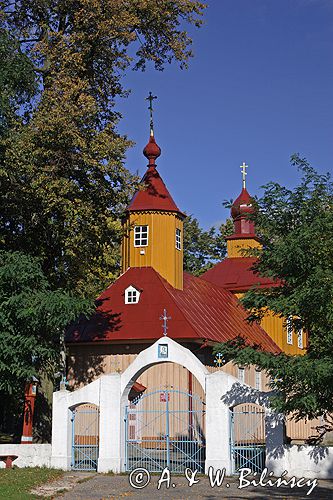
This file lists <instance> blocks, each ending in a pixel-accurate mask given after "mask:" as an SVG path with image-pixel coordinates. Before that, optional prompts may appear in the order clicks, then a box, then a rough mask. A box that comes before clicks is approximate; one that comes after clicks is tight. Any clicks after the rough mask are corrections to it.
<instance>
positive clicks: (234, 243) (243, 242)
mask: <svg viewBox="0 0 333 500" xmlns="http://www.w3.org/2000/svg"><path fill="white" fill-rule="evenodd" d="M250 248H261V245H260V243H259V242H258V241H257V240H255V239H254V238H253V239H252V238H237V239H236V240H227V252H228V257H244V250H249V249H250Z"/></svg>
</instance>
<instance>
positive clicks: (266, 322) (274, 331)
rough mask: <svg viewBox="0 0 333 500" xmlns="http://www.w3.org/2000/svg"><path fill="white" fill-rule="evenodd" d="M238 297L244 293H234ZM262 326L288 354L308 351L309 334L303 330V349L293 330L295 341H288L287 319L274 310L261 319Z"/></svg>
mask: <svg viewBox="0 0 333 500" xmlns="http://www.w3.org/2000/svg"><path fill="white" fill-rule="evenodd" d="M234 295H235V296H236V297H237V298H238V299H240V298H241V297H243V295H244V293H235V294H234ZM260 326H261V327H262V328H263V329H264V330H265V332H267V333H268V335H269V336H270V337H271V339H272V340H273V341H274V342H275V343H276V345H278V346H279V347H280V349H281V350H282V351H283V352H285V353H286V354H291V355H294V354H299V355H303V354H305V352H306V346H307V334H306V332H303V349H300V348H299V347H298V344H297V340H298V339H297V334H296V332H295V331H293V334H292V339H293V343H292V344H288V343H287V329H286V325H285V320H284V319H283V318H280V317H279V316H277V315H275V314H273V312H272V311H269V310H267V312H266V314H265V316H264V317H263V319H262V320H261V323H260Z"/></svg>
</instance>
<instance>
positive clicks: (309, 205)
mask: <svg viewBox="0 0 333 500" xmlns="http://www.w3.org/2000/svg"><path fill="white" fill-rule="evenodd" d="M292 164H293V165H295V166H297V167H298V169H299V170H300V172H301V173H302V180H301V182H300V184H299V185H298V186H297V187H296V188H295V189H294V190H290V189H287V188H286V187H283V186H280V185H279V184H277V183H269V184H268V185H266V186H265V192H264V195H263V197H262V198H261V199H259V200H257V203H258V208H259V210H258V213H257V214H256V215H255V216H254V217H255V222H256V227H257V231H258V233H259V235H260V238H261V241H262V243H263V249H262V250H260V251H257V253H256V255H257V256H258V262H257V264H256V265H255V269H256V270H257V271H258V272H259V273H260V274H261V275H263V276H269V277H272V278H274V279H276V280H277V286H276V287H272V288H270V289H252V290H250V291H249V292H248V293H246V294H245V296H244V298H243V299H242V303H243V305H244V306H245V308H246V309H248V310H249V311H250V313H249V320H250V321H256V320H260V319H261V318H262V316H263V315H264V313H265V310H266V308H268V309H270V310H271V311H273V312H274V313H275V314H276V315H278V316H280V317H283V318H286V317H288V316H290V315H292V316H293V317H296V318H299V319H297V321H296V323H297V328H299V327H300V326H302V327H303V329H304V330H305V331H306V332H307V333H308V336H309V342H308V347H307V351H306V354H305V355H304V356H287V355H285V354H281V355H278V356H273V355H270V354H267V353H263V352H261V351H260V349H251V348H249V347H244V345H237V343H236V344H232V345H230V344H228V345H219V346H217V347H216V351H218V350H220V351H221V352H223V353H225V355H226V356H227V357H228V359H234V361H235V362H236V363H238V364H251V363H253V364H255V365H257V366H258V367H260V368H261V369H265V370H267V372H268V373H269V374H270V375H271V377H272V387H273V388H275V389H278V393H277V395H276V397H275V398H274V404H275V406H276V408H277V409H278V410H280V411H285V412H287V413H293V414H295V416H296V418H302V417H308V418H312V417H316V416H319V415H323V416H324V418H325V419H326V420H327V421H329V422H330V423H332V420H330V416H329V415H330V413H332V412H333V355H332V353H333V186H332V182H331V179H330V176H329V174H326V175H320V174H318V173H317V172H316V171H315V170H314V169H313V168H312V167H311V166H310V165H309V164H308V162H307V161H306V160H305V159H302V158H299V156H297V155H294V156H293V157H292ZM294 323H295V322H294Z"/></svg>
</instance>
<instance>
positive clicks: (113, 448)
mask: <svg viewBox="0 0 333 500" xmlns="http://www.w3.org/2000/svg"><path fill="white" fill-rule="evenodd" d="M100 391H101V392H100V416H99V458H98V472H108V471H113V472H120V470H121V468H120V456H121V450H120V444H121V439H120V438H121V435H120V433H121V418H122V416H121V414H120V374H119V373H112V374H110V375H106V376H104V377H101V388H100Z"/></svg>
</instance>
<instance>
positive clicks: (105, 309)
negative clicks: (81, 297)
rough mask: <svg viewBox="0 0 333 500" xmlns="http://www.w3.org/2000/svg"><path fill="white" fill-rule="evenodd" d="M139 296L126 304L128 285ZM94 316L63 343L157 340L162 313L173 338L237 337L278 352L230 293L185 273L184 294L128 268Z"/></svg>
mask: <svg viewBox="0 0 333 500" xmlns="http://www.w3.org/2000/svg"><path fill="white" fill-rule="evenodd" d="M130 285H132V286H134V287H136V288H137V289H138V290H140V291H141V295H140V300H139V302H138V303H137V304H125V300H124V294H125V290H126V288H127V287H128V286H130ZM98 304H99V305H98V307H97V313H96V314H95V315H94V316H93V318H92V319H91V320H89V321H88V322H87V321H82V322H81V323H79V324H78V325H75V326H73V327H72V328H71V329H69V330H68V332H67V335H66V341H67V342H69V343H72V342H103V341H108V342H109V341H125V342H126V341H133V340H136V341H138V340H153V341H155V340H156V339H158V338H160V337H161V335H162V322H161V320H160V316H161V314H162V313H163V310H164V309H166V310H167V313H168V315H169V316H171V318H172V319H171V320H170V322H169V330H168V335H169V336H170V337H171V338H173V339H183V340H203V339H206V340H210V341H215V342H225V341H227V340H231V339H233V338H235V337H237V336H239V335H241V336H243V337H244V338H246V339H247V340H248V342H249V343H250V344H251V345H254V344H257V345H260V346H261V347H262V348H263V349H265V350H267V351H270V352H274V353H278V352H280V349H279V347H278V346H277V345H276V344H275V343H274V342H273V340H272V339H271V338H270V337H269V336H268V335H267V333H266V332H265V331H264V330H263V329H262V328H261V327H260V326H258V325H257V324H253V325H250V324H249V323H248V322H247V321H246V312H245V310H244V309H243V308H242V307H241V305H240V304H239V301H238V300H237V299H236V298H235V297H234V296H233V295H232V293H231V292H229V291H228V290H225V289H223V288H221V287H219V286H215V285H213V284H212V283H209V282H208V281H205V280H202V279H200V278H196V277H194V276H191V275H190V274H187V273H185V274H184V290H176V289H175V288H173V287H172V286H171V285H170V284H169V283H168V282H167V281H166V280H164V279H163V278H162V277H161V276H160V275H159V274H158V273H157V272H156V271H155V270H154V269H153V268H151V267H146V268H130V269H128V271H126V273H124V274H123V275H122V276H120V278H118V280H117V281H116V282H115V283H114V284H113V285H111V286H110V287H109V288H108V289H107V290H105V292H103V293H102V295H101V296H100V297H99V299H98Z"/></svg>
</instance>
